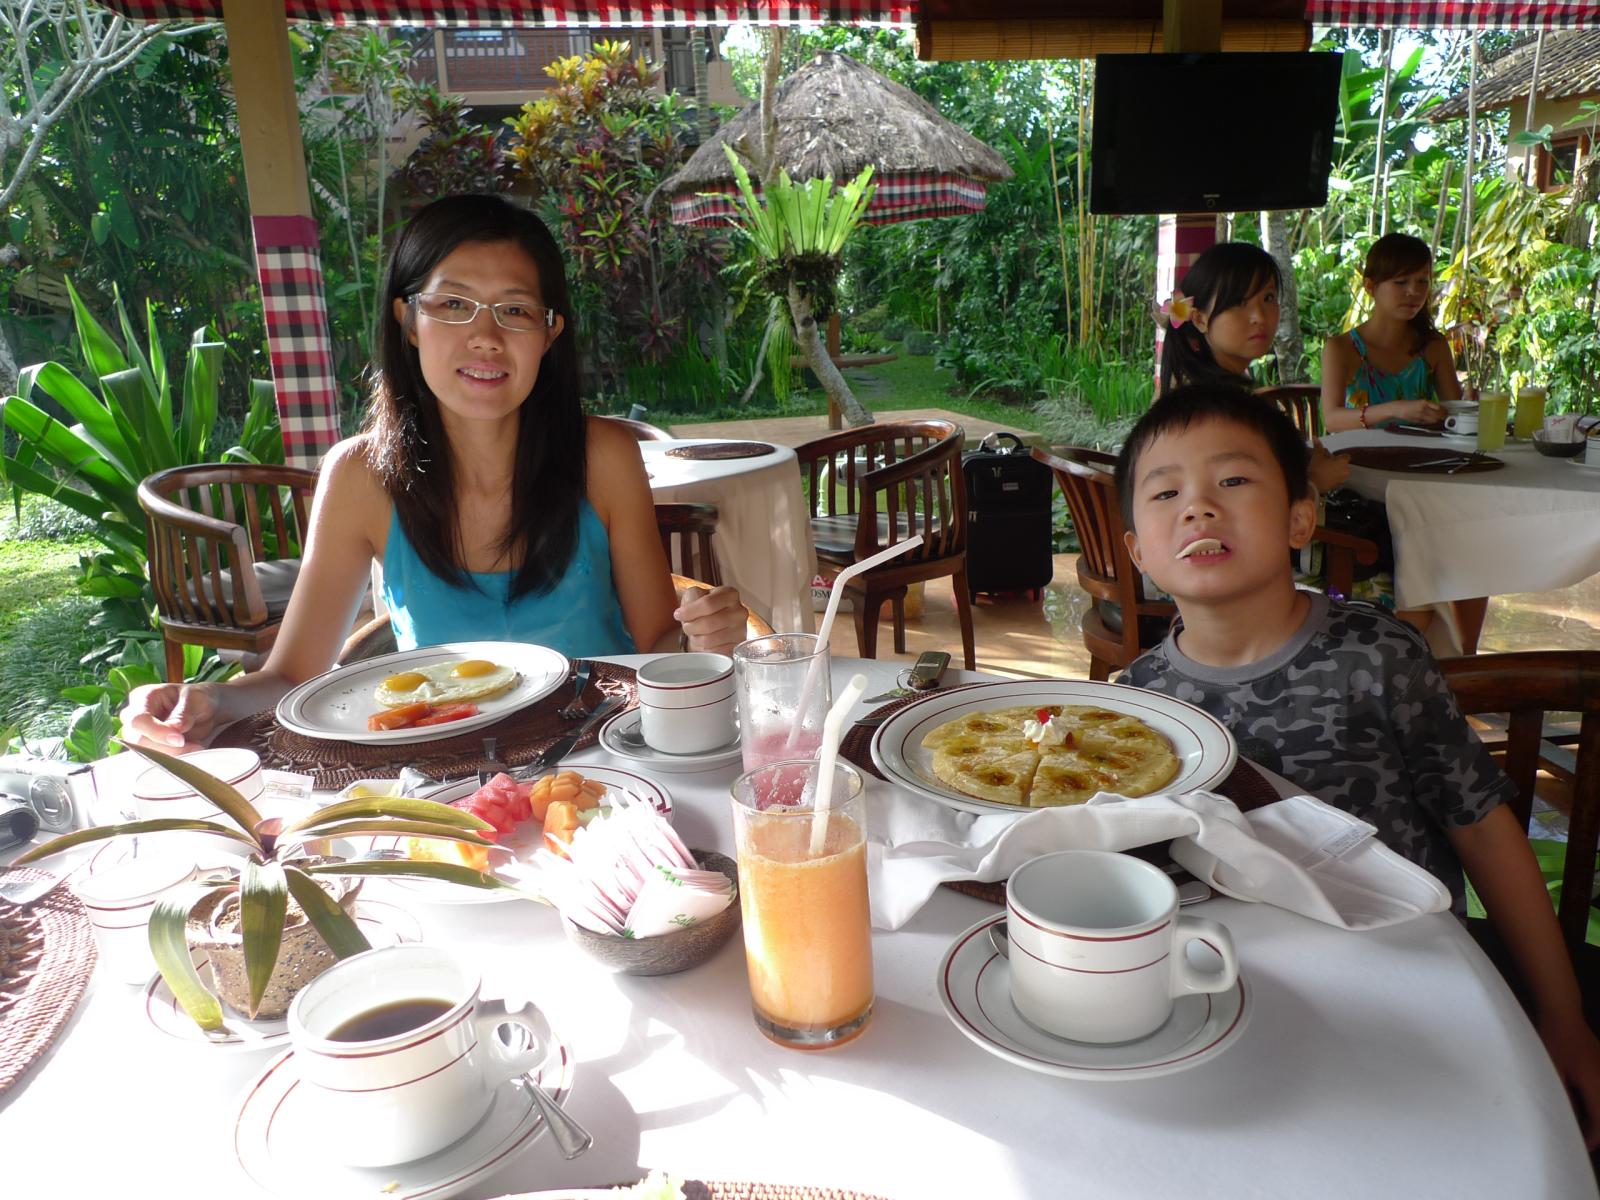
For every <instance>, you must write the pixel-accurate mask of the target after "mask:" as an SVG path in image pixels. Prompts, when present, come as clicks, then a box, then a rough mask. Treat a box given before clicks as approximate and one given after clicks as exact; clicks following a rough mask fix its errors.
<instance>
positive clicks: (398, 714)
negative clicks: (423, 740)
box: [367, 700, 433, 733]
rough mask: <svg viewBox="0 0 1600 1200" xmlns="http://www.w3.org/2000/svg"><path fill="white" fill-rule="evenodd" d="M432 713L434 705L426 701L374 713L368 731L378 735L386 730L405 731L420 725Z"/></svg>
mask: <svg viewBox="0 0 1600 1200" xmlns="http://www.w3.org/2000/svg"><path fill="white" fill-rule="evenodd" d="M432 711H433V705H431V704H429V703H428V702H427V701H425V700H419V701H417V702H416V703H415V704H402V705H400V706H399V707H397V708H389V709H385V710H384V711H383V712H379V713H373V714H372V715H371V716H370V717H368V718H367V730H368V732H371V733H377V732H379V731H381V730H385V729H405V728H407V727H409V726H411V725H415V724H418V723H419V719H420V718H422V717H426V716H427V715H428V714H429V713H430V712H432Z"/></svg>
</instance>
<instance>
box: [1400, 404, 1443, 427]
mask: <svg viewBox="0 0 1600 1200" xmlns="http://www.w3.org/2000/svg"><path fill="white" fill-rule="evenodd" d="M1387 407H1389V408H1390V409H1393V410H1394V416H1396V417H1398V418H1399V419H1400V420H1402V421H1411V422H1414V423H1415V424H1418V425H1437V424H1439V423H1440V422H1441V421H1443V420H1444V418H1445V411H1444V409H1443V408H1442V407H1441V406H1440V405H1437V404H1435V403H1434V402H1433V401H1432V400H1393V401H1390V403H1389V404H1388V406H1387Z"/></svg>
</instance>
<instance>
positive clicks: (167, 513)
mask: <svg viewBox="0 0 1600 1200" xmlns="http://www.w3.org/2000/svg"><path fill="white" fill-rule="evenodd" d="M139 506H140V507H141V508H143V509H144V511H145V512H146V513H147V514H148V515H149V516H150V517H151V519H153V520H157V521H160V522H161V523H162V524H165V525H171V526H172V527H174V528H175V529H178V530H181V531H182V532H184V533H188V534H193V535H194V536H195V537H202V538H207V539H208V540H210V541H213V542H232V541H233V540H234V531H235V530H242V529H243V528H244V526H243V525H240V524H239V523H238V522H237V521H224V520H222V518H220V517H210V516H207V515H206V514H205V513H200V512H195V511H194V509H192V508H185V507H184V506H183V505H181V504H174V503H173V502H172V501H171V500H168V499H166V498H164V497H162V496H158V495H156V493H155V492H154V491H153V490H151V489H150V488H147V487H146V486H145V485H144V484H140V485H139Z"/></svg>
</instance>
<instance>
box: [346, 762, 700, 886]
mask: <svg viewBox="0 0 1600 1200" xmlns="http://www.w3.org/2000/svg"><path fill="white" fill-rule="evenodd" d="M568 769H570V770H575V771H577V772H578V773H579V774H581V775H583V776H584V777H585V778H586V779H593V780H595V781H596V782H597V783H602V784H604V785H605V788H606V794H605V795H604V796H602V797H601V799H600V807H601V809H602V810H603V809H605V808H607V807H609V801H610V798H611V796H612V794H613V793H614V792H619V791H622V792H627V793H628V794H629V795H630V796H633V797H636V798H638V799H640V800H644V801H646V802H648V803H649V805H650V807H651V808H653V809H655V810H656V812H658V813H660V814H661V815H662V816H663V817H666V818H667V819H668V820H671V819H672V796H671V795H670V794H668V792H667V789H666V788H664V787H662V786H661V785H660V784H659V783H657V782H656V781H655V780H653V779H647V778H645V777H644V776H643V775H640V774H638V773H637V772H634V771H624V770H622V769H621V768H619V767H602V766H599V765H597V764H594V763H581V764H576V765H574V766H572V767H570V768H568ZM477 790H478V784H477V782H476V781H475V780H466V781H464V782H462V783H458V784H454V785H452V786H450V787H447V788H441V789H440V790H438V791H436V792H429V793H428V794H427V796H426V799H428V800H437V801H439V802H440V803H441V804H449V803H451V802H453V801H456V800H461V799H464V798H466V797H467V796H470V795H472V793H473V792H475V791H477ZM543 839H544V831H543V829H542V828H541V827H540V824H539V822H538V821H531V820H530V821H524V822H523V823H522V824H521V825H520V826H518V827H517V829H516V830H515V831H513V832H512V833H511V834H509V835H508V836H507V837H505V838H504V839H502V840H501V841H500V843H499V845H498V846H497V847H496V848H495V849H493V850H491V851H489V873H490V874H491V875H493V876H494V877H495V878H496V879H499V880H502V881H504V882H505V883H510V884H514V885H516V886H517V887H518V888H521V889H525V890H522V891H517V892H508V891H503V890H501V889H499V888H495V889H488V888H474V887H462V886H461V885H459V884H452V883H441V882H440V881H438V880H435V879H407V878H403V877H401V878H384V879H383V883H384V884H385V885H386V886H388V887H391V888H394V889H395V892H396V893H404V894H405V895H407V896H409V897H410V898H411V899H414V900H419V901H421V902H423V903H425V904H448V905H462V904H503V903H505V902H506V901H510V900H532V899H536V898H537V896H538V889H539V884H538V879H539V870H538V868H537V867H535V866H534V865H533V854H534V851H536V850H537V849H538V848H539V846H540V845H541V844H542V842H543ZM404 845H405V843H404V841H403V840H402V839H400V838H395V837H383V838H373V839H372V848H373V849H374V850H395V849H403V848H404ZM375 882H377V880H376V879H374V880H371V881H369V886H370V884H371V883H375Z"/></svg>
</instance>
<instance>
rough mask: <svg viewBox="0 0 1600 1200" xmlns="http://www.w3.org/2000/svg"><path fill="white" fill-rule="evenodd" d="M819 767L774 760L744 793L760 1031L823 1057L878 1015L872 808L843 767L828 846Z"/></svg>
mask: <svg viewBox="0 0 1600 1200" xmlns="http://www.w3.org/2000/svg"><path fill="white" fill-rule="evenodd" d="M817 769H818V764H817V763H816V762H815V761H814V760H810V759H801V760H795V759H790V760H786V761H782V762H774V763H768V764H766V765H765V766H762V767H757V768H756V769H755V770H753V771H748V772H746V773H745V774H744V775H742V776H740V777H739V779H738V781H737V782H736V783H735V784H734V785H733V830H734V840H735V843H736V845H737V847H738V850H737V853H738V859H739V904H740V907H741V915H742V917H743V920H744V951H745V966H746V967H747V969H748V970H749V974H750V1002H751V1009H752V1011H753V1013H754V1015H755V1021H756V1028H758V1029H760V1030H761V1032H762V1033H764V1034H766V1036H767V1037H769V1038H771V1039H772V1040H773V1041H775V1042H777V1043H778V1044H779V1045H782V1046H789V1047H791V1048H793V1049H796V1050H820V1049H824V1048H826V1047H829V1046H838V1045H842V1044H843V1043H845V1042H847V1041H849V1040H850V1039H852V1038H854V1037H855V1036H856V1035H857V1034H859V1033H860V1032H861V1031H862V1030H863V1029H865V1028H866V1025H867V1022H868V1021H869V1020H870V1019H871V1017H872V929H871V914H870V912H869V909H868V907H867V846H866V807H865V805H866V802H865V799H864V798H863V796H862V794H861V792H862V779H861V775H860V773H859V772H857V771H856V770H855V769H854V768H852V767H851V766H850V765H849V764H847V763H842V762H841V763H839V764H838V765H837V767H836V768H835V774H834V780H833V791H832V793H831V803H830V805H829V809H828V811H827V812H826V813H825V814H823V817H822V820H823V822H824V828H823V837H822V839H821V845H820V847H819V846H817V845H816V843H815V842H814V840H813V832H814V828H815V823H816V819H817V818H816V813H815V811H814V810H813V808H812V806H811V797H812V796H813V795H814V793H815V790H816V776H817Z"/></svg>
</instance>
